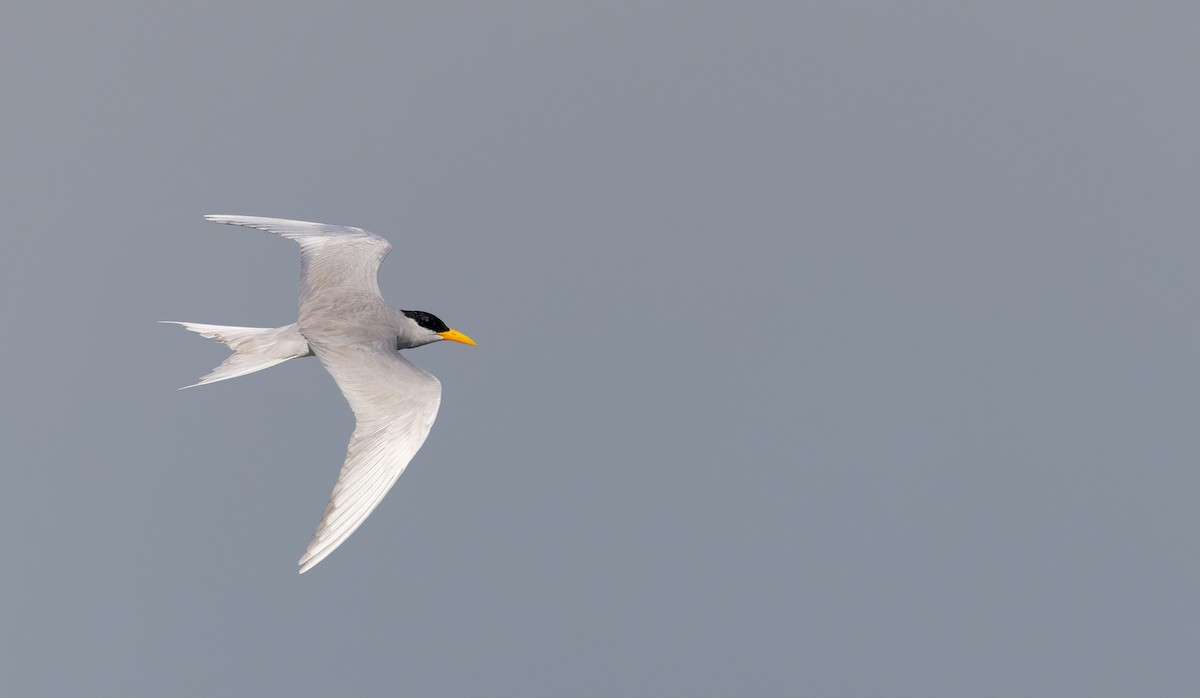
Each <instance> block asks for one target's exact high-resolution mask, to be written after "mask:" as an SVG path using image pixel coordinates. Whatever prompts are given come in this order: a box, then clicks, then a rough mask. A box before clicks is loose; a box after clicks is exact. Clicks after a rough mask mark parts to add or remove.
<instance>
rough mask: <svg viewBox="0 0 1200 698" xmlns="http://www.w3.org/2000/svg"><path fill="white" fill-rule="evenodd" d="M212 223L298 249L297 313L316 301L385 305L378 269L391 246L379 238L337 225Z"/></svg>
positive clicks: (256, 219)
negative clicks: (337, 299) (295, 245)
mask: <svg viewBox="0 0 1200 698" xmlns="http://www.w3.org/2000/svg"><path fill="white" fill-rule="evenodd" d="M204 218H205V219H207V220H210V221H212V222H214V223H226V224H228V225H240V226H243V227H246V228H255V229H257V230H265V231H266V232H268V233H274V234H275V235H278V236H280V237H284V238H287V239H289V240H295V241H296V242H298V243H300V310H301V313H302V314H303V313H304V309H305V307H306V306H307V305H308V304H309V303H310V302H311V301H313V300H315V298H316V297H317V296H321V297H322V298H323V299H324V300H325V302H328V300H329V299H330V298H331V297H368V298H373V299H378V300H380V301H382V300H383V296H382V295H381V294H380V292H379V281H378V273H379V265H380V264H381V263H383V259H384V257H387V255H388V253H389V252H391V250H392V246H391V244H389V243H388V241H387V240H385V239H383V238H382V237H380V236H378V235H376V234H374V233H371V232H368V231H366V230H363V229H362V228H351V227H347V226H341V225H328V224H325V223H310V222H308V221H293V220H287V219H284V218H263V217H261V216H227V215H208V216H205V217H204Z"/></svg>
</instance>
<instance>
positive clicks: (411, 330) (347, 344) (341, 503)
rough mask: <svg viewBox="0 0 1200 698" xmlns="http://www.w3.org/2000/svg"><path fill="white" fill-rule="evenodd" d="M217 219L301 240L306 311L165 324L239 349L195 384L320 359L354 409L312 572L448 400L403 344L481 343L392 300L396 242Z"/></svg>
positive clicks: (306, 566)
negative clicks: (388, 269) (269, 319)
mask: <svg viewBox="0 0 1200 698" xmlns="http://www.w3.org/2000/svg"><path fill="white" fill-rule="evenodd" d="M205 218H206V219H208V220H210V221H212V222H214V223H226V224H229V225H240V226H245V227H247V228H256V229H258V230H265V231H267V232H268V233H274V234H276V235H279V236H280V237H284V238H287V239H289V240H295V241H296V242H298V243H300V312H299V316H298V318H297V320H296V322H294V323H292V324H290V325H286V326H284V327H275V328H264V327H227V326H223V325H204V324H200V323H196V322H176V321H174V320H164V321H163V322H167V323H171V324H175V325H182V326H183V327H184V328H185V329H188V330H190V331H192V332H195V333H197V334H200V335H202V336H204V337H208V338H209V339H215V340H217V341H218V342H221V343H222V344H225V345H227V346H228V347H229V348H230V349H232V350H233V354H232V355H230V356H229V358H227V359H226V360H225V361H224V362H223V363H222V364H221V365H220V366H218V367H217V368H215V369H213V371H212V372H211V373H209V374H208V375H206V376H204V377H203V378H201V379H200V381H199V382H198V383H195V384H193V385H189V386H185V387H187V388H194V387H196V386H198V385H206V384H208V383H215V382H217V381H223V380H227V379H229V378H236V377H238V376H244V375H246V374H248V373H253V372H255V371H261V370H262V369H264V368H270V367H271V366H274V365H276V364H281V363H283V362H284V361H288V360H290V359H296V358H300V357H304V356H316V357H317V359H318V360H319V361H320V362H321V365H322V366H324V367H325V370H326V371H328V372H329V375H331V376H333V380H334V382H336V383H337V385H338V388H339V389H340V390H341V391H342V395H343V396H345V398H346V402H348V403H350V409H351V411H353V412H354V418H355V426H354V433H353V434H352V435H351V436H350V445H349V447H348V448H347V450H346V460H345V461H344V462H343V464H342V470H341V473H340V474H339V475H338V479H337V484H335V485H334V487H333V494H332V495H330V497H329V504H328V505H327V506H326V507H325V513H324V515H323V516H322V517H321V522H320V523H318V524H317V530H316V532H315V533H314V534H313V537H312V541H311V542H310V543H309V544H308V548H307V549H306V550H305V551H304V555H302V556H301V557H300V561H299V565H300V573H301V574H304V573H305V572H307V571H308V570H310V569H312V568H313V567H314V566H315V565H316V564H317V563H319V562H321V561H322V560H324V559H325V558H326V557H327V556H328V555H329V554H330V553H332V552H333V551H334V550H336V549H337V547H338V546H339V545H341V544H342V543H344V542H345V541H346V539H347V538H349V537H350V534H352V533H354V531H355V530H357V529H358V527H359V526H361V525H362V523H363V521H365V520H366V519H367V517H368V516H370V514H371V512H372V511H374V510H375V507H377V506H379V503H380V502H381V501H382V500H383V497H384V495H386V494H387V493H388V490H390V489H391V488H392V485H394V484H396V480H397V479H398V478H399V477H400V474H401V473H403V472H404V469H405V468H406V467H407V466H408V463H409V461H411V460H412V458H413V456H414V455H416V453H417V451H418V450H419V449H420V448H421V445H422V444H423V443H425V437H427V436H428V435H429V429H430V428H431V427H432V426H433V420H434V419H435V418H436V417H437V412H438V406H439V405H440V404H441V401H442V384H441V383H440V382H439V381H438V379H437V378H435V377H433V376H432V375H431V374H429V373H427V372H426V371H423V370H421V369H420V368H418V367H416V366H414V365H413V364H412V363H411V362H409V361H408V360H407V359H405V358H404V357H403V356H401V355H400V350H402V349H411V348H413V347H419V346H422V345H424V344H431V343H433V342H440V341H442V340H446V339H448V340H450V341H452V342H461V343H463V344H470V345H474V344H475V341H474V340H472V339H471V338H470V337H468V336H467V335H465V334H463V333H461V332H458V331H456V330H452V329H450V328H449V327H448V326H446V323H444V322H442V321H441V320H440V319H438V318H437V316H435V315H433V314H431V313H427V312H424V311H421V310H398V309H396V308H392V307H390V306H388V305H387V304H386V303H384V301H383V296H382V295H381V294H380V293H379V282H378V278H377V277H378V272H379V265H380V263H382V262H383V259H384V257H387V255H388V252H390V251H391V249H392V246H391V245H390V244H389V243H388V241H387V240H385V239H383V238H382V237H380V236H378V235H375V234H374V233H369V232H367V231H366V230H363V229H362V228H349V227H343V226H338V225H325V224H322V223H309V222H306V221H292V220H285V219H282V218H260V217H258V216H223V215H214V216H205Z"/></svg>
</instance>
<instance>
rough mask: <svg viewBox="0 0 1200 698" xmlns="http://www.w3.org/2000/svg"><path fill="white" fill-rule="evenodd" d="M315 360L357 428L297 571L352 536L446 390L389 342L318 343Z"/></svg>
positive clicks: (400, 468) (419, 439)
mask: <svg viewBox="0 0 1200 698" xmlns="http://www.w3.org/2000/svg"><path fill="white" fill-rule="evenodd" d="M312 346H313V351H314V352H315V353H316V355H317V358H319V359H320V360H321V363H322V364H323V365H324V366H325V369H326V370H327V371H329V374H330V375H331V376H333V379H334V381H335V382H336V383H337V384H338V388H340V389H341V391H342V395H344V396H345V398H346V401H347V402H349V403H350V409H351V410H353V412H354V416H355V420H356V424H355V428H354V434H353V435H352V436H351V437H350V445H349V447H348V448H347V450H346V460H345V462H344V463H343V464H342V470H341V473H340V474H339V475H338V480H337V484H336V485H334V487H333V493H332V494H331V495H330V497H329V504H328V505H327V506H326V507H325V514H324V516H322V518H321V522H320V523H319V524H317V529H316V532H315V533H314V534H313V538H312V541H311V542H310V543H309V544H308V549H307V550H305V552H304V555H303V556H301V558H300V562H299V564H300V572H301V573H304V572H307V571H308V570H310V569H312V567H313V566H314V565H316V564H317V563H318V562H320V561H321V560H324V559H325V557H326V556H328V555H329V554H330V553H332V552H333V551H334V550H335V549H337V547H338V546H339V545H341V544H342V543H343V542H345V540H346V539H347V538H349V537H350V534H352V533H354V531H355V530H357V529H358V527H359V526H361V525H362V523H363V521H365V520H366V519H367V517H368V516H370V514H371V512H372V511H374V510H375V507H377V506H379V503H380V502H381V501H383V498H384V496H385V495H386V494H387V493H388V491H389V490H390V489H391V488H392V485H394V484H396V480H397V479H398V478H399V477H400V474H401V473H403V472H404V469H405V468H406V467H408V463H409V461H411V460H412V458H413V456H414V455H416V453H417V451H418V450H419V449H420V448H421V445H422V444H424V443H425V438H426V437H427V436H428V435H429V430H430V428H431V427H432V426H433V421H434V419H436V418H437V411H438V406H439V405H440V404H441V400H442V386H441V383H440V382H439V381H438V379H437V378H435V377H433V376H432V375H430V374H429V373H427V372H425V371H423V370H421V369H420V368H418V367H416V366H414V365H413V364H412V363H411V362H409V361H408V360H407V359H405V358H404V357H403V356H401V355H400V352H398V351H396V349H395V348H394V347H392V346H389V345H388V343H387V342H362V343H357V344H350V345H334V344H326V343H321V342H315V343H313V345H312Z"/></svg>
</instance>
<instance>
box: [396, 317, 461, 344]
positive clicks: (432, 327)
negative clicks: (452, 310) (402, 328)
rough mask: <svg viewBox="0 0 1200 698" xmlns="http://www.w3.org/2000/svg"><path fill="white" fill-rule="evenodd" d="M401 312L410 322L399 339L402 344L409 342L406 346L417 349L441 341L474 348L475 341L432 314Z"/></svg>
mask: <svg viewBox="0 0 1200 698" xmlns="http://www.w3.org/2000/svg"><path fill="white" fill-rule="evenodd" d="M401 312H403V313H404V315H405V316H406V317H408V319H409V320H411V321H412V322H411V323H409V327H408V328H407V329H408V330H409V331H408V332H406V333H405V336H403V337H402V338H401V340H402V342H403V340H408V341H409V342H410V343H409V344H408V346H411V347H419V346H421V345H422V344H430V343H432V342H440V341H442V340H443V339H448V340H450V341H451V342H462V343H463V344H470V345H471V346H475V340H473V339H471V338H470V337H468V336H467V335H465V334H463V333H462V332H459V331H458V330H452V329H450V328H449V327H448V326H447V325H446V323H444V322H442V321H441V318H439V317H438V316H436V315H434V314H433V313H427V312H425V311H424V310H404V311H401Z"/></svg>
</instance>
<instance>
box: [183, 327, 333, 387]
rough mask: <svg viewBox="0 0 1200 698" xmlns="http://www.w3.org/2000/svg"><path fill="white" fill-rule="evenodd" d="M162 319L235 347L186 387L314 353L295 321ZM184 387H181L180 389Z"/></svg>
mask: <svg viewBox="0 0 1200 698" xmlns="http://www.w3.org/2000/svg"><path fill="white" fill-rule="evenodd" d="M160 322H164V323H168V324H172V325H183V327H184V329H186V330H189V331H191V332H195V333H197V334H199V335H200V336H202V337H208V338H209V339H215V340H217V341H218V342H220V343H221V344H224V345H226V346H228V347H229V348H230V349H232V350H233V354H232V355H231V356H230V357H229V358H227V359H225V361H224V362H223V363H222V364H221V365H220V366H217V367H216V368H214V369H213V370H212V373H209V374H208V375H207V376H204V377H203V378H201V379H200V381H199V382H198V383H193V384H192V385H185V386H183V387H184V388H194V387H196V386H198V385H205V384H207V383H216V382H217V381H223V380H227V379H229V378H237V377H238V376H244V375H246V374H247V373H254V372H255V371H261V370H263V369H264V368H270V367H272V366H274V365H275V364H281V363H283V362H284V361H287V360H288V359H295V358H298V357H301V356H312V349H311V348H309V346H308V340H307V339H305V338H304V335H302V334H300V331H299V330H298V329H296V325H295V323H293V324H291V325H286V326H284V327H274V328H271V327H226V326H224V325H202V324H200V323H198V322H176V321H174V320H161V321H160ZM182 389H183V388H180V390H182Z"/></svg>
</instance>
